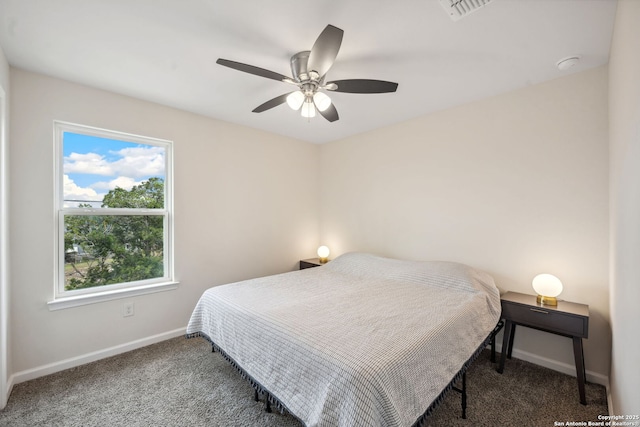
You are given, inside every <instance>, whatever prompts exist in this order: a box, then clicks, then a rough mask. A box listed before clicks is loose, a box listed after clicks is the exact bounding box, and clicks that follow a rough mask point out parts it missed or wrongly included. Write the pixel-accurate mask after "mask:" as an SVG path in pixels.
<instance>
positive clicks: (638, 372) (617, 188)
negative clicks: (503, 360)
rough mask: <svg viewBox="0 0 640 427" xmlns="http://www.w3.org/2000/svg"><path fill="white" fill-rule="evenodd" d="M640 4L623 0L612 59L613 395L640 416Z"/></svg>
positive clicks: (619, 406) (617, 404)
mask: <svg viewBox="0 0 640 427" xmlns="http://www.w3.org/2000/svg"><path fill="white" fill-rule="evenodd" d="M639 22H640V2H638V1H636V0H619V1H618V10H617V15H616V22H615V30H614V34H613V42H612V45H611V57H610V61H609V74H610V83H609V126H610V143H611V163H610V170H611V326H612V330H613V350H612V360H611V396H612V401H613V408H609V409H610V411H611V413H613V414H631V415H637V414H639V413H640V387H638V384H640V369H639V368H638V357H639V356H638V355H639V354H640V333H638V327H639V326H640V220H639V218H640V80H639V77H640V50H639V49H638V46H639V43H640V25H638V23H639Z"/></svg>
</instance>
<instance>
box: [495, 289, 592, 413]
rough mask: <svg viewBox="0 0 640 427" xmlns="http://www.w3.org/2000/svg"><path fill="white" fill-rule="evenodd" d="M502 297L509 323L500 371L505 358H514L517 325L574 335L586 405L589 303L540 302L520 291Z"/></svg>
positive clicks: (504, 312)
mask: <svg viewBox="0 0 640 427" xmlns="http://www.w3.org/2000/svg"><path fill="white" fill-rule="evenodd" d="M500 300H501V303H502V318H503V319H504V320H505V326H504V338H503V340H502V354H501V355H500V366H499V367H498V372H499V373H502V372H503V371H504V362H505V359H506V358H507V357H508V358H509V359H511V352H512V351H513V338H514V337H515V333H516V325H522V326H527V327H529V328H534V329H539V330H541V331H545V332H551V333H552V334H557V335H562V336H565V337H569V338H572V339H573V356H574V358H575V361H576V376H577V377H578V391H579V392H580V403H582V404H583V405H586V404H587V400H586V398H585V391H584V384H585V368H584V351H583V349H582V338H587V337H588V335H589V306H588V305H585V304H576V303H572V302H566V301H558V305H557V307H553V306H548V305H542V304H538V303H537V302H536V296H535V295H527V294H520V293H518V292H507V293H505V294H504V295H502V296H501V297H500Z"/></svg>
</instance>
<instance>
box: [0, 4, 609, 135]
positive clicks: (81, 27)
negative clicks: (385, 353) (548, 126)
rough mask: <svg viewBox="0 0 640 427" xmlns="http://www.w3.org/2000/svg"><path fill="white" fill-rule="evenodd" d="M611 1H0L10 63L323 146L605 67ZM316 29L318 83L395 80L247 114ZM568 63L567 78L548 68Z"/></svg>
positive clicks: (282, 86)
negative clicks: (448, 5)
mask: <svg viewBox="0 0 640 427" xmlns="http://www.w3.org/2000/svg"><path fill="white" fill-rule="evenodd" d="M615 9H616V1H615V0H494V1H493V2H492V3H489V4H488V5H487V6H485V7H483V8H481V9H479V10H478V11H476V12H474V13H472V14H470V15H468V16H467V17H465V18H463V19H461V20H459V21H457V22H454V21H452V20H451V19H450V18H449V16H448V15H447V14H446V13H445V11H444V9H443V8H442V6H441V5H440V3H439V2H438V1H437V0H395V1H389V0H328V1H315V2H311V1H304V0H302V1H301V0H295V1H294V0H244V1H239V0H235V1H234V0H184V1H178V0H110V1H107V0H0V46H1V47H2V49H3V51H4V53H5V55H6V57H7V59H8V61H9V63H10V64H11V65H12V66H14V67H18V68H22V69H26V70H31V71H35V72H39V73H43V74H47V75H51V76H55V77H59V78H62V79H65V80H70V81H74V82H78V83H82V84H86V85H90V86H94V87H98V88H102V89H106V90H109V91H113V92H117V93H121V94H125V95H129V96H133V97H136V98H140V99H144V100H148V101H153V102H157V103H160V104H164V105H169V106H172V107H175V108H179V109H183V110H187V111H191V112H195V113H199V114H202V115H205V116H210V117H214V118H217V119H221V120H225V121H229V122H233V123H238V124H241V125H245V126H250V127H253V128H258V129H264V130H266V131H270V132H275V133H278V134H282V135H287V136H290V137H294V138H298V139H301V140H306V141H311V142H316V143H322V142H326V141H332V140H337V139H341V138H344V137H346V136H349V135H353V134H357V133H361V132H365V131H368V130H371V129H375V128H378V127H382V126H386V125H389V124H392V123H397V122H401V121H404V120H407V119H410V118H413V117H416V116H420V115H424V114H427V113H430V112H433V111H437V110H442V109H445V108H449V107H452V106H455V105H459V104H463V103H467V102H470V101H473V100H477V99H481V98H485V97H488V96H493V95H497V94H499V93H503V92H507V91H510V90H513V89H517V88H520V87H525V86H528V85H532V84H536V83H540V82H543V81H546V80H550V79H554V78H557V77H561V76H564V75H567V74H569V73H573V72H579V71H583V70H585V69H588V68H592V67H596V66H599V65H602V64H606V63H607V61H608V57H609V46H610V41H611V36H612V31H613V21H614V16H615ZM327 24H332V25H334V26H337V27H339V28H341V29H343V30H344V38H343V41H342V47H341V49H340V52H339V54H338V57H337V59H336V62H335V64H334V66H333V68H332V69H331V70H330V71H329V73H328V74H327V80H340V79H350V78H368V79H379V80H390V81H395V82H397V83H398V84H399V87H398V91H397V92H396V93H392V94H375V95H361V94H348V93H335V92H334V93H329V94H330V96H331V98H332V100H333V101H334V104H335V106H336V108H337V109H338V112H339V114H340V120H339V121H337V122H334V123H329V122H327V121H326V120H325V119H324V118H322V117H320V116H317V117H315V118H313V119H311V120H307V119H304V118H302V117H301V116H300V114H299V113H298V112H295V111H293V110H291V109H289V107H288V106H287V105H286V104H284V105H281V106H279V107H276V108H273V109H271V110H268V111H266V112H263V113H252V112H251V110H253V109H254V108H255V107H257V106H258V105H260V104H262V103H263V102H265V101H267V100H269V99H271V98H274V97H276V96H278V95H281V94H283V93H286V92H289V91H290V90H291V86H290V85H288V84H286V83H281V82H278V81H275V80H269V79H265V78H261V77H257V76H253V75H250V74H246V73H242V72H239V71H236V70H232V69H230V68H226V67H223V66H220V65H217V64H216V63H215V61H216V59H218V58H225V59H230V60H234V61H238V62H244V63H247V64H250V65H255V66H258V67H261V68H266V69H269V70H272V71H275V72H278V73H281V74H285V75H289V76H290V75H291V71H290V67H289V59H290V57H291V56H292V55H293V54H295V53H296V52H299V51H302V50H309V49H311V46H312V45H313V43H314V41H315V40H316V38H317V37H318V35H319V34H320V32H321V31H322V30H323V29H324V27H325V26H326V25H327ZM572 55H580V57H581V61H580V63H579V64H578V65H576V66H574V67H573V68H571V69H570V70H568V71H564V72H561V71H559V70H558V69H557V68H556V66H555V64H556V62H557V61H558V60H559V59H561V58H564V57H567V56H572Z"/></svg>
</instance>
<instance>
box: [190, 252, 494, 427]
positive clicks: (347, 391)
mask: <svg viewBox="0 0 640 427" xmlns="http://www.w3.org/2000/svg"><path fill="white" fill-rule="evenodd" d="M499 320H500V295H499V291H498V289H497V288H496V286H495V284H494V281H493V279H492V277H491V276H490V275H488V274H486V273H484V272H482V271H479V270H476V269H473V268H471V267H469V266H466V265H463V264H459V263H453V262H419V261H406V260H396V259H390V258H383V257H379V256H375V255H371V254H366V253H347V254H344V255H341V256H339V257H337V258H336V259H334V260H333V261H330V262H329V263H327V264H326V265H324V266H322V267H317V268H309V269H305V270H300V271H294V272H289V273H284V274H279V275H274V276H268V277H263V278H258V279H252V280H246V281H242V282H238V283H233V284H228V285H222V286H216V287H213V288H210V289H208V290H207V291H205V292H204V294H203V295H202V296H201V298H200V300H199V301H198V303H197V305H196V307H195V309H194V311H193V314H192V316H191V319H190V321H189V325H188V327H187V337H189V338H192V337H204V338H205V339H207V340H208V341H210V342H211V343H212V345H213V348H214V349H215V350H218V351H220V353H221V354H222V355H223V356H224V357H225V358H226V359H227V360H229V362H231V363H232V365H233V366H235V367H236V368H237V369H238V371H239V372H240V373H241V374H242V375H243V376H244V377H245V378H247V379H248V380H249V381H250V382H251V384H252V385H253V386H254V388H255V389H256V396H257V393H258V392H260V393H263V394H264V395H265V396H267V399H268V402H269V403H270V404H273V405H275V406H276V407H277V408H278V409H280V410H284V411H287V412H289V413H291V414H292V415H293V416H295V417H297V418H298V419H299V420H300V421H301V422H302V423H303V424H304V425H306V426H307V427H316V426H318V427H320V426H356V425H362V426H413V425H419V424H421V423H422V421H423V420H424V419H425V417H426V416H427V415H428V414H429V413H430V411H431V410H432V409H433V408H434V407H435V406H437V403H438V402H439V401H440V400H441V399H442V397H443V395H444V393H445V392H446V391H447V390H449V389H451V388H452V387H456V386H455V381H456V380H458V379H459V378H461V376H462V374H464V372H465V370H466V367H467V366H468V365H469V363H471V362H472V361H473V360H474V358H475V357H476V356H477V355H478V354H479V352H480V351H481V350H482V349H483V348H484V347H485V346H486V345H487V343H488V341H489V339H490V338H491V336H492V332H493V331H494V328H495V327H496V324H497V323H498V321H499Z"/></svg>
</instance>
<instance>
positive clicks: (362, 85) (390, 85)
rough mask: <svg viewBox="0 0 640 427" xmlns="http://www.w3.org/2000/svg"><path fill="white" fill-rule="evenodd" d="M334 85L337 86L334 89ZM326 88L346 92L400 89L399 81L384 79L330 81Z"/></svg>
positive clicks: (383, 91) (381, 91)
mask: <svg viewBox="0 0 640 427" xmlns="http://www.w3.org/2000/svg"><path fill="white" fill-rule="evenodd" d="M332 85H335V86H337V87H336V88H335V89H332ZM325 88H326V89H328V90H332V91H334V92H346V93H388V92H395V91H396V89H398V83H394V82H387V81H384V80H368V79H348V80H334V81H332V82H328V83H327V84H326V85H325Z"/></svg>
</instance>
